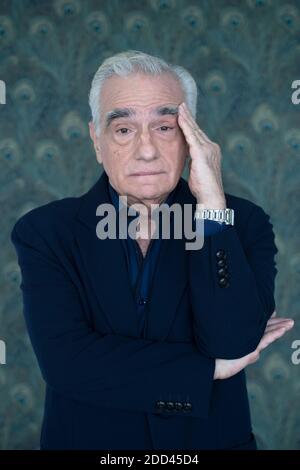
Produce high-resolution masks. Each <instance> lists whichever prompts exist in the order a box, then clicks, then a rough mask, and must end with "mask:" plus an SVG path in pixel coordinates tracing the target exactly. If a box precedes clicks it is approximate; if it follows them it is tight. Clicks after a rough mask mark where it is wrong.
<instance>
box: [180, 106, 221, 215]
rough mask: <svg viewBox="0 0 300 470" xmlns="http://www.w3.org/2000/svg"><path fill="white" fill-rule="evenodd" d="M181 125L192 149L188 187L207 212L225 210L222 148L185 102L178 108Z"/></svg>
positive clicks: (190, 152)
mask: <svg viewBox="0 0 300 470" xmlns="http://www.w3.org/2000/svg"><path fill="white" fill-rule="evenodd" d="M178 111H179V112H178V124H179V126H180V127H181V129H182V131H183V134H184V137H185V139H186V142H187V144H188V146H189V154H190V157H191V160H190V162H189V166H190V174H189V180H188V184H189V187H190V190H191V192H192V193H193V195H194V196H195V197H196V199H197V202H198V203H199V204H203V208H207V209H225V208H226V200H225V195H224V190H223V184H222V176H221V157H222V155H221V149H220V146H219V145H218V144H217V143H215V142H212V141H211V140H210V139H209V138H208V137H207V135H206V134H205V133H204V132H203V131H202V130H201V129H200V127H199V126H198V124H197V123H196V121H195V120H194V119H193V117H192V115H191V113H190V111H189V109H188V107H187V105H186V104H185V102H183V103H181V104H180V105H179V107H178Z"/></svg>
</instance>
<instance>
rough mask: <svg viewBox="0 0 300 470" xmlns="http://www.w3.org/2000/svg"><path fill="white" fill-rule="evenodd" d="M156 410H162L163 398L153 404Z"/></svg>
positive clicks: (164, 404) (163, 405) (163, 406)
mask: <svg viewBox="0 0 300 470" xmlns="http://www.w3.org/2000/svg"><path fill="white" fill-rule="evenodd" d="M155 407H156V408H157V409H158V410H163V409H164V408H165V407H166V403H165V402H164V401H163V400H158V401H157V402H156V404H155Z"/></svg>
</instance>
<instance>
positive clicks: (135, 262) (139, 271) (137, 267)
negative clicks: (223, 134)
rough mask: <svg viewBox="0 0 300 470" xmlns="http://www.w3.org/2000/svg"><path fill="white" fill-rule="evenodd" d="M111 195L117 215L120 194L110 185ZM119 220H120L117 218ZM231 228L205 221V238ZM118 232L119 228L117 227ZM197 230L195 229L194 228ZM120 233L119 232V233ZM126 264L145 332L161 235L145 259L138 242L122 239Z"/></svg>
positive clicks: (174, 191) (132, 217) (152, 240)
mask: <svg viewBox="0 0 300 470" xmlns="http://www.w3.org/2000/svg"><path fill="white" fill-rule="evenodd" d="M108 188H109V194H110V198H111V202H112V204H113V205H114V207H115V208H116V211H117V214H118V211H119V210H120V208H119V194H118V193H117V191H116V190H115V189H114V188H113V187H112V186H111V184H110V183H108ZM177 188H178V186H176V187H175V188H174V189H173V191H171V193H170V194H169V195H168V197H167V199H166V200H165V201H164V203H165V204H168V205H172V202H173V200H174V196H175V193H176V190H177ZM127 217H128V224H129V223H130V222H131V221H132V220H134V219H135V218H136V217H138V213H136V214H135V215H128V211H127ZM117 219H118V218H117ZM227 227H229V226H228V225H226V224H225V223H223V224H219V223H218V222H215V221H211V220H205V221H204V236H205V237H207V236H210V235H213V234H214V233H217V232H219V231H221V230H226V228H227ZM117 230H119V227H118V226H117ZM194 230H195V228H194ZM117 233H118V232H117ZM121 241H122V244H123V247H124V252H125V257H126V262H127V270H128V274H129V278H130V284H131V287H132V293H133V296H134V299H135V303H136V307H137V310H138V313H139V318H140V331H143V327H144V320H145V308H146V306H147V303H148V302H149V295H150V290H151V284H152V280H153V278H154V272H155V267H156V265H157V259H158V256H159V252H160V246H161V233H160V235H159V238H152V239H151V240H150V243H149V245H148V249H147V252H146V255H145V257H144V256H143V253H142V251H141V248H140V246H139V244H138V242H137V241H136V240H134V239H133V238H131V237H130V236H128V237H127V238H125V239H121Z"/></svg>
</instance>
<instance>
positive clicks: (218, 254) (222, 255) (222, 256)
mask: <svg viewBox="0 0 300 470" xmlns="http://www.w3.org/2000/svg"><path fill="white" fill-rule="evenodd" d="M216 258H217V259H225V258H226V255H225V251H224V250H218V251H217V252H216Z"/></svg>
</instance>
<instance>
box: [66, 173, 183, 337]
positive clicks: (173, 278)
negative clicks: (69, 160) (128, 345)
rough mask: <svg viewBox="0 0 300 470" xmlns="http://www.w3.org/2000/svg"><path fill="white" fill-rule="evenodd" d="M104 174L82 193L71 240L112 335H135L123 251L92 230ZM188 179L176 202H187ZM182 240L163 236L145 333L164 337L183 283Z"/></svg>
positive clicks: (104, 194) (104, 198)
mask: <svg viewBox="0 0 300 470" xmlns="http://www.w3.org/2000/svg"><path fill="white" fill-rule="evenodd" d="M107 183H108V177H107V175H106V173H105V172H103V174H102V175H101V176H100V178H99V179H98V181H97V182H96V184H95V185H94V186H93V187H92V188H91V189H90V190H89V191H88V192H87V193H86V194H84V195H83V196H82V204H81V206H80V209H79V212H78V214H77V224H76V234H75V236H76V240H77V243H78V249H79V251H80V255H81V257H82V259H83V262H84V265H85V269H86V271H87V273H88V277H89V279H90V282H91V284H92V286H93V288H94V291H95V294H96V296H97V299H98V301H99V305H100V306H101V308H102V310H103V312H104V313H105V315H106V317H107V321H108V323H109V325H110V326H111V328H112V331H113V332H114V333H116V334H122V335H126V336H133V337H140V336H141V333H140V332H139V330H138V325H139V319H138V312H137V308H136V305H135V302H134V298H133V294H132V289H131V285H130V279H129V276H128V272H127V266H126V259H125V253H124V250H123V246H122V241H121V240H119V239H108V238H107V239H105V240H100V239H99V238H98V237H97V234H96V225H97V223H98V222H99V220H100V219H99V216H97V215H96V209H97V207H98V205H99V204H101V203H111V201H110V197H109V193H108V186H107ZM190 197H191V194H190V193H189V191H188V189H187V183H186V182H185V181H184V180H183V178H181V180H180V182H179V187H178V191H177V192H176V196H175V200H174V201H173V203H175V202H179V203H182V204H183V203H186V202H191V199H190ZM185 241H186V240H185V239H184V238H183V239H180V240H179V239H175V238H171V239H169V240H167V239H162V241H161V249H160V253H159V258H158V263H157V266H156V271H155V276H154V280H153V284H152V289H151V290H152V292H151V294H150V302H149V304H148V306H147V310H146V328H145V331H144V337H145V338H148V339H165V338H166V336H167V335H168V332H169V330H170V328H171V326H172V322H173V319H174V316H175V313H176V308H177V305H178V303H179V300H180V298H181V295H182V293H183V290H184V288H185V286H186V283H187V265H186V262H187V260H186V251H185V247H184V243H185Z"/></svg>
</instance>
